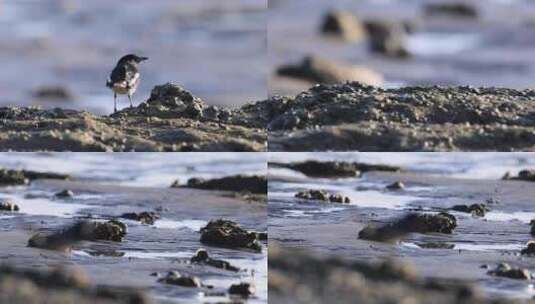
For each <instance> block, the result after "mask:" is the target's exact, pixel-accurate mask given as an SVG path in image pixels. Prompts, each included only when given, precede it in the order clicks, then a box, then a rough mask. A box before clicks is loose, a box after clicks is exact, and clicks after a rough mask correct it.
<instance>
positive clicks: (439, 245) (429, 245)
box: [416, 242, 455, 249]
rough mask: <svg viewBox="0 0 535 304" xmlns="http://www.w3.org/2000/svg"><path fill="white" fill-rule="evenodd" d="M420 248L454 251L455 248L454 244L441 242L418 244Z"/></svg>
mask: <svg viewBox="0 0 535 304" xmlns="http://www.w3.org/2000/svg"><path fill="white" fill-rule="evenodd" d="M416 245H417V246H418V247H420V248H425V249H453V248H455V245H454V244H448V243H441V242H426V243H417V244H416Z"/></svg>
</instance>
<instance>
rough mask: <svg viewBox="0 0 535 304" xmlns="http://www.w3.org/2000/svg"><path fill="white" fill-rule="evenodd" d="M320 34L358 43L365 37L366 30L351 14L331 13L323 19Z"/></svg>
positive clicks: (343, 12) (345, 12)
mask: <svg viewBox="0 0 535 304" xmlns="http://www.w3.org/2000/svg"><path fill="white" fill-rule="evenodd" d="M320 31H321V33H323V34H326V35H329V36H333V37H337V38H340V39H343V40H345V41H349V42H352V41H358V40H362V39H363V38H365V37H366V29H365V28H364V26H363V25H362V23H361V22H360V21H359V20H358V19H357V17H356V16H354V15H353V14H352V13H351V12H347V11H331V12H329V13H327V14H326V15H325V17H324V20H323V24H322V25H321V29H320Z"/></svg>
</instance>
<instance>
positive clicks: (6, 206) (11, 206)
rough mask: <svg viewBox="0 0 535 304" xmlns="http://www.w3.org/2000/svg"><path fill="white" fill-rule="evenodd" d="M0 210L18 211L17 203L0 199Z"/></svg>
mask: <svg viewBox="0 0 535 304" xmlns="http://www.w3.org/2000/svg"><path fill="white" fill-rule="evenodd" d="M0 211H9V212H15V211H20V208H19V206H18V205H17V204H15V203H13V202H10V201H0Z"/></svg>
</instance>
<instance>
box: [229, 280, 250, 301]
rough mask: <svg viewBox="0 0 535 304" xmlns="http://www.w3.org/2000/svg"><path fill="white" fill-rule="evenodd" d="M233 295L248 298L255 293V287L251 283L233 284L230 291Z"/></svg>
mask: <svg viewBox="0 0 535 304" xmlns="http://www.w3.org/2000/svg"><path fill="white" fill-rule="evenodd" d="M228 293H229V294H231V295H239V296H241V297H243V298H248V297H249V296H251V295H253V294H254V293H255V287H254V285H252V284H249V283H240V284H232V285H231V286H230V288H229V289H228Z"/></svg>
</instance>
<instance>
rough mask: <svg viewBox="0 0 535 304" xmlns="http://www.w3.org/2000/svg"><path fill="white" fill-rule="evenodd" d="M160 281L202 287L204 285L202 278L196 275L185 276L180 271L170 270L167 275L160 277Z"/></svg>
mask: <svg viewBox="0 0 535 304" xmlns="http://www.w3.org/2000/svg"><path fill="white" fill-rule="evenodd" d="M158 282H160V283H165V284H171V285H178V286H182V287H201V286H202V283H201V280H200V279H199V278H197V277H194V276H184V275H182V274H180V273H179V272H178V271H170V272H168V273H167V275H166V276H165V277H163V278H160V279H158Z"/></svg>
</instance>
